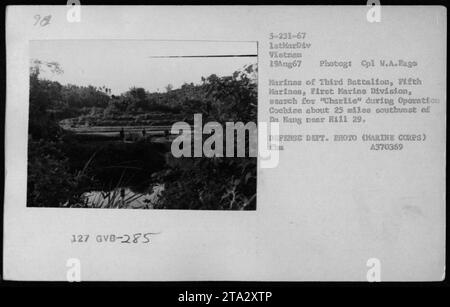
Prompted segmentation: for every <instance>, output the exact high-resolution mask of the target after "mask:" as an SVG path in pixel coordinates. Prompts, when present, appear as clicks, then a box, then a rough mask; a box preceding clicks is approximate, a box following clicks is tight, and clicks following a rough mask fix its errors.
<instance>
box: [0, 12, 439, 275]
mask: <svg viewBox="0 0 450 307" xmlns="http://www.w3.org/2000/svg"><path fill="white" fill-rule="evenodd" d="M66 11H67V9H66V7H64V6H61V7H47V6H39V7H8V9H7V27H6V30H7V33H6V39H7V109H6V186H5V229H4V230H5V231H4V271H3V272H4V278H6V279H14V280H65V279H66V271H67V267H66V261H67V259H68V258H78V259H80V261H81V269H82V270H81V275H82V279H83V280H155V281H159V280H272V281H282V280H290V281H296V280H298V281H306V280H326V281H329V280H361V281H364V280H365V279H366V273H367V270H368V267H367V266H366V261H367V260H368V259H369V258H372V257H376V258H378V259H380V261H381V278H382V280H441V279H442V278H443V274H444V271H445V139H446V134H445V133H446V132H445V112H446V97H445V82H446V71H445V67H446V16H447V12H446V9H445V8H443V7H408V8H406V7H395V8H394V7H382V22H381V23H369V22H367V21H366V12H367V8H366V7H364V6H361V7H281V6H278V7H108V8H106V7H92V6H89V7H87V6H86V7H85V6H83V7H82V11H81V14H82V15H81V18H82V20H81V22H80V23H68V22H67V21H66ZM36 14H40V15H41V16H45V15H48V14H51V15H52V20H51V24H50V25H48V26H46V27H36V26H33V24H34V22H35V19H34V17H33V16H34V15H36ZM297 31H302V32H303V31H305V32H307V40H309V41H310V42H311V43H312V47H311V49H310V50H309V51H305V52H304V55H305V56H304V59H303V60H304V66H303V68H302V69H300V70H290V71H287V70H278V71H277V70H270V69H269V68H268V60H269V56H268V37H269V33H270V32H274V33H277V32H297ZM40 39H164V40H224V41H258V42H259V44H258V46H259V59H258V60H259V102H258V103H259V120H267V119H268V112H267V109H268V96H267V93H268V79H269V78H273V79H277V78H278V79H284V78H288V79H302V80H304V79H306V78H312V77H321V76H328V77H331V76H335V77H344V78H345V77H350V76H352V77H354V78H363V77H368V78H370V77H379V76H381V77H390V78H393V79H395V78H396V76H397V73H398V72H396V71H395V70H392V72H393V73H392V74H391V75H389V74H390V73H389V72H384V73H383V74H382V75H380V74H377V73H376V72H375V71H374V70H365V71H363V70H362V68H358V67H355V68H354V69H352V70H351V71H349V70H347V71H344V72H342V71H341V70H335V71H333V70H326V69H321V68H318V61H319V60H320V59H336V60H341V59H342V60H343V59H347V60H352V62H353V63H354V66H357V65H355V64H358V63H359V61H361V60H362V59H372V58H374V59H378V58H382V57H388V58H394V59H398V58H407V59H414V60H417V61H418V62H419V64H420V65H419V68H418V69H417V70H416V71H414V75H413V76H412V77H420V78H421V79H423V80H425V81H426V86H423V87H422V89H421V90H420V91H423V93H422V95H429V96H433V97H436V98H439V99H440V100H441V104H440V105H437V106H434V107H433V108H434V112H433V113H432V114H431V115H430V116H422V117H414V118H408V117H403V119H402V120H397V121H392V120H389V119H387V117H384V118H379V119H378V120H376V119H375V118H374V119H373V120H371V121H370V123H368V124H367V125H365V126H363V127H364V128H363V129H362V130H363V131H364V132H375V133H385V132H386V133H404V132H409V133H426V134H427V135H428V137H429V138H428V141H427V142H426V143H419V144H409V145H408V148H407V150H403V151H401V152H374V151H369V150H368V145H367V144H360V143H357V144H353V145H352V144H350V145H348V144H338V143H329V144H307V143H297V144H296V143H293V144H289V146H288V148H287V150H286V151H283V152H281V157H280V164H279V166H278V167H277V168H276V169H260V170H258V198H257V210H256V211H254V212H226V211H217V212H214V211H187V210H186V211H178V210H174V211H166V210H161V211H157V210H155V211H151V210H148V211H147V210H108V209H106V210H89V209H86V210H85V209H50V208H26V159H27V156H26V152H27V118H28V91H29V85H28V82H29V40H40ZM105 52H107V50H105ZM404 74H405V73H402V74H400V73H399V75H404ZM420 91H418V93H420ZM349 127H350V128H345V127H344V126H342V127H339V126H324V125H320V126H317V127H314V126H312V127H309V126H306V125H305V126H302V127H301V129H302V130H301V132H300V133H304V134H306V133H334V132H344V133H345V132H349V133H352V132H361V131H362V130H358V129H361V128H358V127H359V126H353V127H351V126H349ZM281 129H282V130H281V131H282V132H289V131H290V132H292V131H293V130H292V129H293V128H292V129H291V128H289V129H291V130H288V128H286V127H282V128H281ZM411 208H412V209H411ZM158 231H161V232H162V233H161V234H160V235H158V236H156V237H155V238H154V242H153V244H150V245H146V244H142V245H132V244H130V245H123V244H122V245H120V244H117V243H115V244H111V243H102V244H97V243H95V240H92V239H94V237H91V242H90V243H87V244H80V245H74V244H71V243H70V238H71V235H72V234H91V236H95V235H96V234H121V233H134V232H158Z"/></svg>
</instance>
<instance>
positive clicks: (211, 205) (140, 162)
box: [27, 60, 257, 209]
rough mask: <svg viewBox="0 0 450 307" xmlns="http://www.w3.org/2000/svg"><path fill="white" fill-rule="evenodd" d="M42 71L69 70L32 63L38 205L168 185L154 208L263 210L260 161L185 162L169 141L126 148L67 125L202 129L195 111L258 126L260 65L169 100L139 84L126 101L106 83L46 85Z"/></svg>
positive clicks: (169, 94) (31, 183)
mask: <svg viewBox="0 0 450 307" xmlns="http://www.w3.org/2000/svg"><path fill="white" fill-rule="evenodd" d="M42 70H50V71H51V72H52V73H55V74H59V73H63V71H62V69H61V68H60V67H59V65H58V64H57V63H48V62H42V61H39V60H34V61H33V62H32V65H31V69H30V109H29V118H30V120H29V143H28V193H27V201H28V206H33V207H36V206H45V207H61V206H69V207H95V204H89V203H87V201H86V197H85V193H86V192H89V191H111V190H114V189H115V188H117V187H124V186H126V187H129V188H131V189H133V191H135V192H136V193H144V194H145V193H148V192H151V190H152V186H153V185H155V184H159V185H162V186H164V189H163V191H162V192H161V193H160V198H159V201H158V202H157V204H155V206H154V208H160V209H255V207H256V159H255V158H177V159H175V158H173V157H172V156H171V153H170V152H168V147H167V146H164V145H163V144H161V143H155V142H152V141H148V140H137V141H135V142H132V143H124V142H122V141H121V140H120V139H119V138H117V137H109V138H102V137H100V136H92V135H91V136H81V135H75V134H73V133H71V132H69V131H67V130H63V129H62V128H61V125H63V126H66V125H68V126H79V125H90V126H133V125H156V126H158V125H171V124H172V123H174V122H176V121H180V120H183V121H186V122H189V123H192V121H193V114H195V113H201V114H203V121H204V123H205V122H206V121H207V120H215V121H218V122H220V123H225V122H226V121H234V122H236V121H242V122H248V121H255V122H256V105H257V85H256V82H255V74H256V67H255V66H254V65H249V66H247V67H245V69H243V70H242V71H238V72H236V73H234V74H233V75H232V76H227V77H218V76H216V75H211V76H209V77H207V78H203V79H202V83H201V84H192V83H191V84H184V85H183V86H182V87H180V88H178V89H173V88H172V86H170V85H168V86H167V88H166V92H165V93H150V92H148V91H146V90H145V89H143V88H136V87H133V88H131V89H130V90H128V91H127V92H125V93H123V94H121V95H112V94H111V90H110V89H109V88H107V87H105V86H103V87H100V88H98V87H93V86H87V87H84V86H77V85H70V84H69V85H61V84H60V83H58V82H55V81H50V80H46V79H44V78H41V71H42ZM60 124H61V125H60Z"/></svg>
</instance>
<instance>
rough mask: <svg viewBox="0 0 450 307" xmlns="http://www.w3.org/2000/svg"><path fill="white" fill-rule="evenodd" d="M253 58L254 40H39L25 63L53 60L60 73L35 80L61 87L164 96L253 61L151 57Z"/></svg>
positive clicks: (31, 43)
mask: <svg viewBox="0 0 450 307" xmlns="http://www.w3.org/2000/svg"><path fill="white" fill-rule="evenodd" d="M221 54H257V45H256V42H216V41H156V40H40V41H31V42H30V59H38V60H41V61H46V62H58V63H59V64H60V66H61V68H62V70H63V71H64V72H63V73H62V74H60V75H57V74H52V73H50V72H49V71H45V72H43V73H42V74H41V77H43V78H46V79H50V80H54V81H58V82H60V83H61V84H69V83H70V84H75V85H84V86H86V85H93V86H106V87H108V88H111V90H112V94H115V95H117V94H120V93H123V92H125V91H127V90H128V89H129V88H130V87H133V86H135V87H143V88H145V89H146V90H148V91H150V92H154V91H158V90H159V91H160V92H165V87H166V86H167V85H168V84H171V85H172V86H173V88H174V89H175V88H178V87H180V86H181V85H182V84H183V83H185V82H186V83H191V82H193V83H200V82H201V77H202V76H203V77H207V76H209V75H211V74H216V75H218V76H226V75H231V74H232V73H233V72H234V71H236V70H238V69H240V68H242V67H243V66H245V65H247V64H252V63H256V61H257V58H256V57H240V58H150V57H151V56H178V55H184V56H185V55H221Z"/></svg>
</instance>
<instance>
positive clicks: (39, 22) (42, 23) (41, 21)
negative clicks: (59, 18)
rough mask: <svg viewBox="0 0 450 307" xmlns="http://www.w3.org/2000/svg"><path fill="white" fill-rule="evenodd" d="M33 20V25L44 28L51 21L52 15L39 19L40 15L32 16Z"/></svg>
mask: <svg viewBox="0 0 450 307" xmlns="http://www.w3.org/2000/svg"><path fill="white" fill-rule="evenodd" d="M34 19H35V20H36V21H35V23H34V25H35V26H37V25H39V26H41V27H45V26H46V25H48V24H50V20H51V19H52V15H47V16H44V17H42V18H41V15H34Z"/></svg>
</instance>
